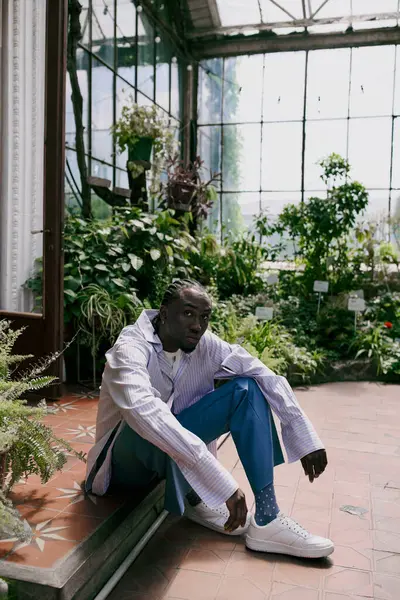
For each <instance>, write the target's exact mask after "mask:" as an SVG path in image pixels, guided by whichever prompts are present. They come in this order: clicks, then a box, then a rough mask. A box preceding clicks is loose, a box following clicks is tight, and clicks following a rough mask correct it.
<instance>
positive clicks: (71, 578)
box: [0, 483, 165, 600]
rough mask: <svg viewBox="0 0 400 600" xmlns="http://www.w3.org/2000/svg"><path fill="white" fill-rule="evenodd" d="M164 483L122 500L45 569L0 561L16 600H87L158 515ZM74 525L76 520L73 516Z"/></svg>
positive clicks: (0, 570)
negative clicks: (68, 550) (137, 496)
mask: <svg viewBox="0 0 400 600" xmlns="http://www.w3.org/2000/svg"><path fill="white" fill-rule="evenodd" d="M164 487H165V484H164V483H159V484H157V485H156V486H155V487H154V488H153V489H152V490H151V491H150V492H149V491H148V493H147V494H145V495H144V497H143V496H142V497H141V498H140V499H138V500H137V502H136V503H132V499H130V500H128V501H127V502H126V503H125V504H123V505H122V506H121V507H120V508H118V509H116V510H115V512H114V513H113V514H111V515H110V516H109V517H108V518H107V519H105V520H104V521H101V522H100V520H99V526H98V528H97V529H96V530H94V531H93V532H92V533H91V534H90V535H89V536H88V537H87V538H86V539H84V540H83V541H82V542H81V543H80V544H79V545H78V546H76V547H75V548H73V550H72V551H70V552H69V553H68V554H66V555H65V556H63V557H62V558H61V559H60V560H58V561H57V562H56V563H55V564H53V565H52V567H51V568H48V569H45V568H39V567H37V568H36V567H34V566H31V565H29V566H28V565H24V564H18V563H11V562H5V561H0V577H5V578H7V579H11V580H13V582H12V585H13V586H14V587H15V590H16V593H17V597H18V600H38V598H40V600H91V599H92V598H94V597H95V596H96V595H97V594H98V593H99V591H100V590H101V589H102V588H103V587H104V585H105V584H106V582H107V581H108V580H109V579H110V577H111V575H112V574H113V573H114V572H115V570H116V569H117V568H118V567H119V565H120V564H121V563H122V561H123V560H124V559H125V558H126V556H127V555H128V554H129V552H130V551H131V550H132V548H133V547H134V546H135V545H136V544H137V543H138V542H139V540H140V539H141V538H142V537H143V535H144V534H145V533H146V531H147V530H148V529H149V527H150V526H151V525H152V524H153V523H154V521H155V520H156V519H157V517H158V516H159V515H160V514H161V512H162V511H163V503H164ZM76 518H77V519H79V515H77V516H76Z"/></svg>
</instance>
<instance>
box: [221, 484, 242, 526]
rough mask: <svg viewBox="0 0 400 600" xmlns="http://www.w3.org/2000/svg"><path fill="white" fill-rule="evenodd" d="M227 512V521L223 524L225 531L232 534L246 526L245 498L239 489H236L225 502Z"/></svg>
mask: <svg viewBox="0 0 400 600" xmlns="http://www.w3.org/2000/svg"><path fill="white" fill-rule="evenodd" d="M226 506H227V507H228V510H229V515H230V516H229V519H228V520H227V522H226V523H225V530H226V531H229V532H232V531H235V529H237V528H238V527H240V526H242V527H244V526H245V525H246V518H247V505H246V498H245V495H244V493H243V492H242V490H241V489H238V490H237V491H236V492H235V493H234V494H233V496H231V497H230V498H229V500H227V501H226Z"/></svg>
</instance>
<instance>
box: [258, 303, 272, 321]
mask: <svg viewBox="0 0 400 600" xmlns="http://www.w3.org/2000/svg"><path fill="white" fill-rule="evenodd" d="M256 317H257V319H260V321H271V319H273V317H274V309H273V308H272V306H257V308H256Z"/></svg>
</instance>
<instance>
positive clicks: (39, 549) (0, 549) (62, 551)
mask: <svg viewBox="0 0 400 600" xmlns="http://www.w3.org/2000/svg"><path fill="white" fill-rule="evenodd" d="M54 406H55V408H56V413H55V414H54V415H50V416H48V417H46V422H47V423H48V424H49V425H51V426H52V427H53V428H54V429H55V430H56V432H57V435H59V436H60V437H63V438H64V439H66V440H68V441H69V442H70V443H71V446H72V447H73V448H74V449H75V450H78V451H79V452H81V451H82V452H84V453H87V452H88V450H89V448H90V447H91V445H92V444H93V442H94V431H95V422H96V412H97V400H96V399H91V400H89V399H87V398H79V397H77V396H75V395H70V396H66V397H64V398H63V399H62V400H61V401H60V402H57V403H55V405H54ZM84 477H85V464H84V463H83V462H81V461H79V460H78V459H76V458H75V457H74V456H69V457H68V462H67V464H66V466H65V468H64V470H63V471H62V472H61V473H60V472H58V473H56V474H55V475H54V477H53V478H52V479H51V480H50V481H49V482H48V483H47V484H46V485H41V484H40V481H39V478H38V477H37V476H32V477H29V479H28V480H27V481H21V482H20V483H19V484H18V485H16V486H15V488H14V490H13V492H12V498H13V500H14V503H15V504H16V506H17V508H18V510H19V512H20V514H21V515H22V517H23V518H24V519H26V520H27V521H28V523H29V524H30V526H31V528H32V530H33V532H34V536H33V539H32V541H31V543H30V544H21V543H18V542H17V541H15V540H6V541H2V542H0V557H1V558H2V560H6V561H9V562H12V563H15V564H18V565H21V566H35V567H40V568H49V567H51V566H53V565H54V564H55V563H56V562H57V561H59V560H60V559H62V558H64V557H65V556H66V555H67V554H69V553H70V552H71V551H73V550H74V548H76V546H78V545H79V544H80V543H81V542H82V541H83V540H84V539H85V538H86V537H88V536H89V535H90V534H91V533H92V532H93V531H94V530H95V529H96V528H97V527H98V526H99V525H100V524H101V523H102V522H103V521H104V520H105V519H106V517H108V516H109V515H110V514H112V513H113V512H114V511H115V509H116V508H118V506H120V505H121V504H122V502H123V501H122V499H121V498H95V497H94V496H87V495H86V496H85V494H84V493H83V489H82V484H83V481H84Z"/></svg>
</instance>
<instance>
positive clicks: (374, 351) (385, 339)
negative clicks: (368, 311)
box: [353, 323, 400, 377]
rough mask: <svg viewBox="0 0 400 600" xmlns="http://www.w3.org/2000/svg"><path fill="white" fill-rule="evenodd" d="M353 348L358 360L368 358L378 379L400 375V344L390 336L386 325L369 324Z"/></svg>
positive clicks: (362, 330)
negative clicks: (360, 357)
mask: <svg viewBox="0 0 400 600" xmlns="http://www.w3.org/2000/svg"><path fill="white" fill-rule="evenodd" d="M353 348H354V349H355V350H356V351H357V353H356V358H358V357H359V356H363V357H366V358H367V359H368V360H369V361H370V362H371V363H372V365H373V367H374V368H375V371H376V374H377V376H378V377H380V376H382V375H389V376H396V375H400V343H398V342H396V341H395V340H393V339H392V338H391V337H390V336H389V331H388V328H386V327H385V326H384V325H376V324H371V323H367V324H366V325H364V327H363V328H362V329H361V331H360V332H359V333H358V335H357V337H356V339H355V341H354V344H353Z"/></svg>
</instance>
